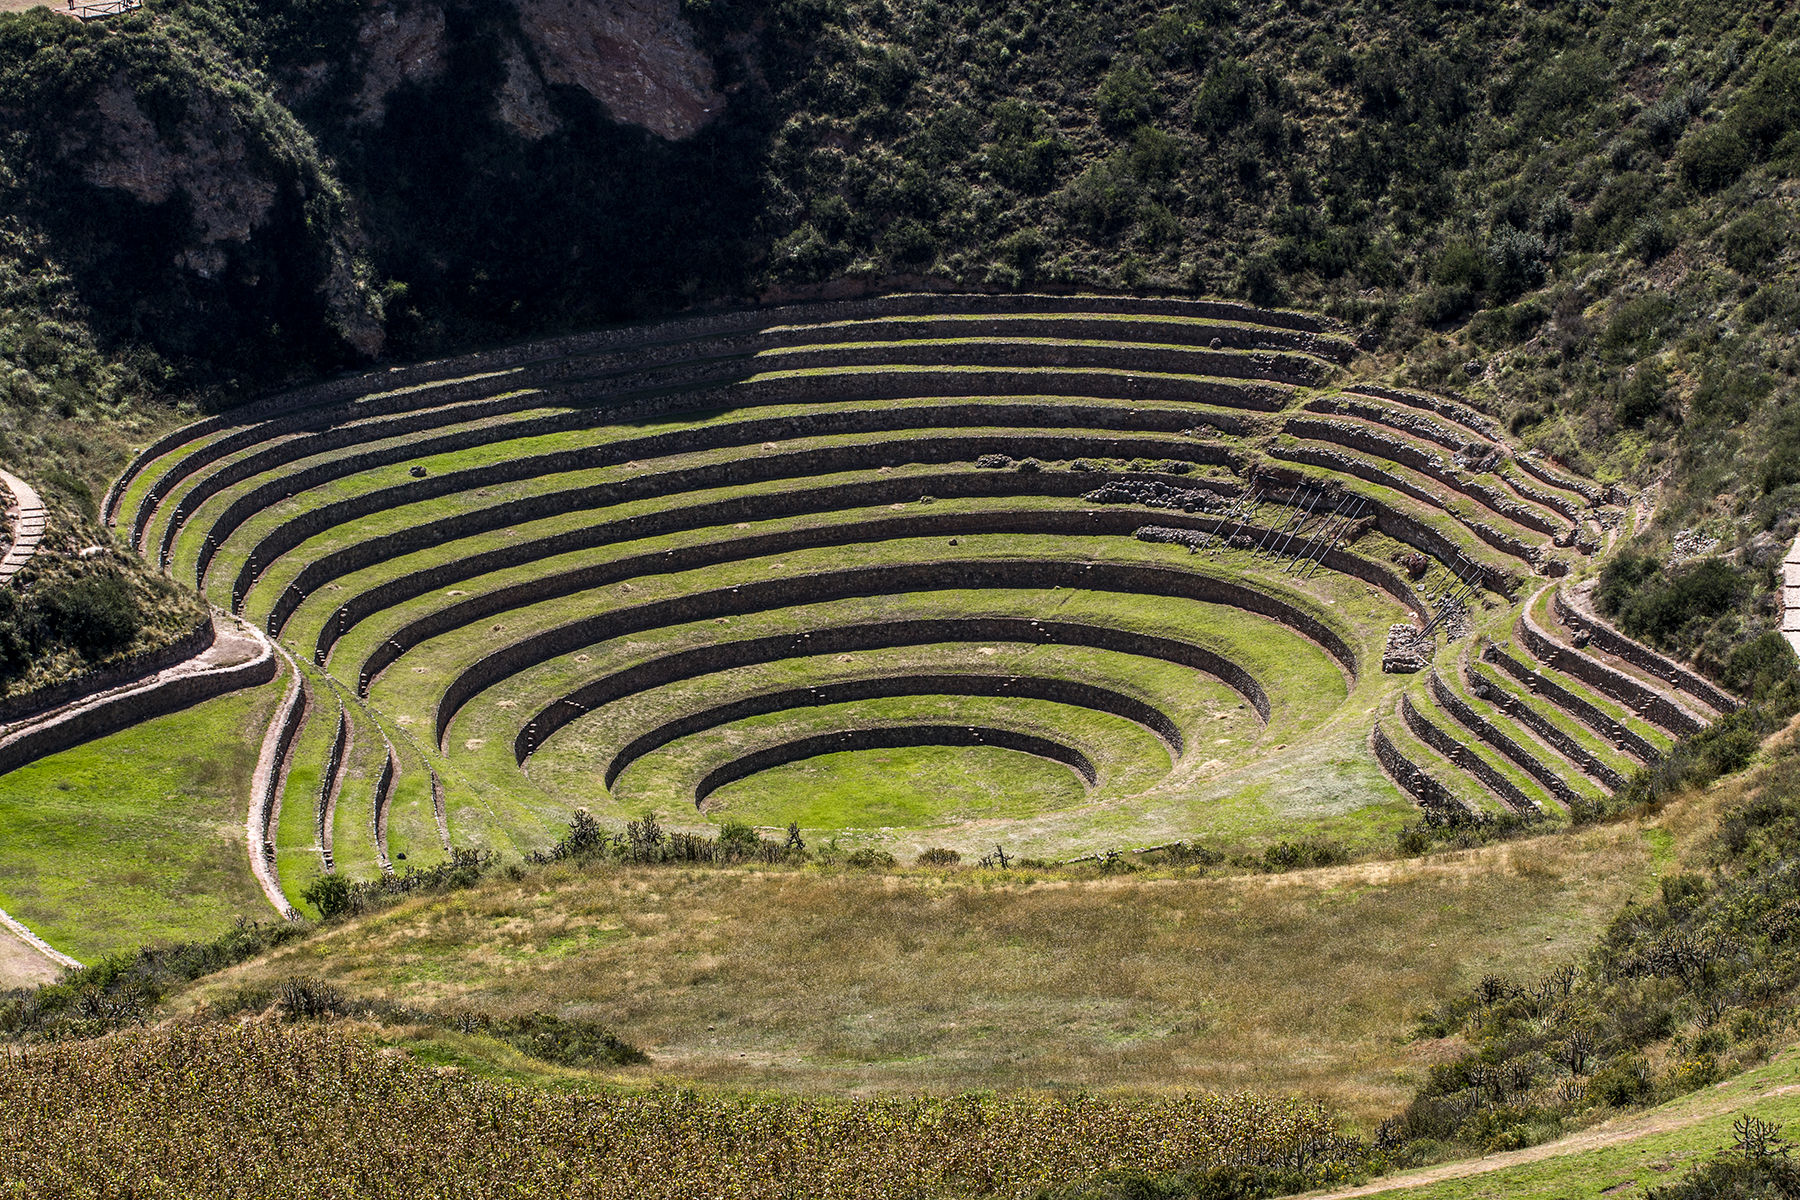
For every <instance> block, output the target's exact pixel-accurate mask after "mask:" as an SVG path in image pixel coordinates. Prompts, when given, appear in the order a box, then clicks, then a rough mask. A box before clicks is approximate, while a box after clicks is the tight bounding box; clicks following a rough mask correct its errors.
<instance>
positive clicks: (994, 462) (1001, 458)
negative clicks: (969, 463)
mask: <svg viewBox="0 0 1800 1200" xmlns="http://www.w3.org/2000/svg"><path fill="white" fill-rule="evenodd" d="M975 465H976V466H978V467H987V468H988V469H989V470H996V471H1003V470H1005V469H1006V468H1007V467H1010V466H1012V465H1013V460H1012V459H1011V458H1010V457H1008V456H1007V455H1004V454H984V455H982V456H981V457H980V458H978V459H976V460H975Z"/></svg>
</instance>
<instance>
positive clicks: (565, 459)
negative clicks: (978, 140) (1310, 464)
mask: <svg viewBox="0 0 1800 1200" xmlns="http://www.w3.org/2000/svg"><path fill="white" fill-rule="evenodd" d="M678 436H679V435H673V434H670V435H659V438H658V439H641V440H640V441H637V442H633V443H626V444H623V445H621V446H609V447H606V448H605V449H604V452H603V453H602V452H600V451H597V450H589V449H583V450H566V451H556V452H553V453H549V454H539V455H532V456H530V457H523V458H515V459H510V460H506V461H502V462H497V463H492V464H489V465H487V466H482V467H471V468H468V469H466V470H462V471H452V472H447V473H445V474H443V475H434V476H429V477H427V478H424V479H413V480H409V481H408V482H406V483H402V484H396V485H394V486H392V487H387V488H377V489H374V490H372V491H369V492H365V493H363V494H362V495H360V496H353V497H350V498H349V499H345V500H340V501H337V502H336V503H333V504H327V505H321V506H320V507H318V508H314V509H308V510H307V511H305V512H302V513H300V514H298V515H296V516H294V517H291V518H289V519H288V520H286V521H284V522H282V523H281V524H280V525H277V526H276V527H275V528H274V529H272V530H270V531H269V532H268V533H267V534H265V535H264V536H263V538H262V539H261V541H259V542H258V543H257V544H256V546H255V547H254V548H253V549H252V550H251V552H250V554H249V555H248V556H246V558H245V559H244V561H243V563H242V564H241V565H240V567H239V570H238V575H237V578H236V580H235V581H234V583H233V588H232V590H233V598H234V601H241V599H242V597H244V596H245V595H248V593H249V591H250V588H251V587H252V586H253V585H254V584H255V582H256V580H257V579H258V578H259V577H260V576H261V574H262V572H263V571H264V570H265V569H266V568H267V566H268V564H270V563H272V562H274V561H275V560H276V559H277V558H279V557H280V556H282V555H283V554H286V553H288V552H289V551H291V550H293V549H295V548H296V547H298V546H300V545H301V544H302V543H304V542H306V541H307V540H308V539H309V538H312V537H316V536H317V535H319V534H321V533H324V532H325V531H326V530H329V529H332V528H334V527H336V526H338V525H342V524H346V523H348V522H350V521H355V520H359V519H361V518H363V517H367V516H371V515H373V514H374V513H378V512H383V511H386V510H388V509H394V508H399V507H402V506H404V505H407V504H413V503H417V502H418V501H421V500H431V499H437V498H439V497H443V496H451V495H456V494H459V493H462V492H467V491H474V490H476V489H479V488H488V487H497V486H499V485H501V484H505V483H514V482H518V481H520V480H528V479H539V478H542V477H543V476H546V475H554V474H561V473H563V472H567V471H576V470H583V469H591V468H595V467H600V466H607V465H619V464H622V463H625V462H628V461H631V458H630V456H629V453H628V451H629V448H630V447H631V446H632V445H642V444H643V443H646V442H652V441H656V440H659V439H660V438H662V437H667V438H676V437H678ZM725 448H730V447H725ZM984 454H1018V455H1022V456H1030V457H1034V458H1042V459H1050V460H1057V459H1072V458H1081V457H1086V456H1095V457H1107V456H1111V457H1120V458H1131V457H1137V456H1144V457H1158V458H1178V459H1181V460H1183V461H1186V462H1193V463H1203V464H1214V465H1219V466H1225V467H1231V468H1235V467H1236V466H1237V462H1236V456H1235V453H1234V452H1233V451H1231V450H1230V449H1227V448H1225V447H1223V446H1218V445H1214V444H1211V443H1206V442H1195V441H1187V440H1183V441H1165V440H1162V439H1153V438H1148V437H1133V436H1129V435H1128V436H1123V437H1112V438H1109V437H1106V436H1105V435H1104V434H1097V435H1093V436H1086V435H1059V434H1019V433H988V434H966V435H965V434H947V435H942V436H922V437H921V436H915V437H910V438H904V439H896V440H893V441H882V442H861V443H854V444H851V445H840V446H822V447H816V448H813V449H807V450H793V451H787V452H781V451H767V452H753V453H752V454H751V455H749V456H745V457H741V458H734V459H729V460H725V461H718V462H712V463H706V464H703V465H700V466H695V467H690V468H687V469H684V470H677V471H669V472H663V473H656V474H646V475H640V476H636V477H634V478H622V479H618V480H614V481H611V482H607V483H600V484H592V485H589V486H587V487H581V488H572V489H570V490H568V491H563V492H554V493H540V494H539V495H538V496H537V497H533V498H532V501H533V502H528V501H523V500H521V501H513V502H508V503H503V504H499V505H493V506H490V507H488V508H484V509H480V510H478V513H481V514H486V517H485V519H487V520H490V521H496V520H497V521H500V522H501V523H499V524H495V525H492V526H491V528H501V529H504V528H506V527H507V524H508V523H511V522H517V521H520V520H529V519H534V518H535V517H542V516H554V515H557V514H559V513H564V512H573V511H579V510H583V509H592V508H603V507H606V506H608V505H613V504H623V503H627V502H629V501H633V500H648V499H657V498H662V497H668V496H679V495H682V494H685V493H688V492H694V491H700V490H703V489H707V488H722V487H738V486H741V485H744V484H752V483H767V482H771V481H773V480H777V479H799V478H806V477H811V476H817V475H828V474H834V473H837V472H842V471H857V470H877V469H879V468H881V467H884V466H885V467H892V466H901V465H903V464H908V463H922V464H932V465H937V464H944V463H955V462H973V461H974V460H975V459H977V458H979V457H980V456H982V455H984ZM276 486H278V485H276ZM503 514H505V517H503ZM525 514H530V515H529V516H527V515H525ZM469 515H470V517H471V518H474V517H475V516H476V514H469Z"/></svg>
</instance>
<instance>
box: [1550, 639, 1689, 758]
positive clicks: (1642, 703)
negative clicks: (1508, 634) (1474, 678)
mask: <svg viewBox="0 0 1800 1200" xmlns="http://www.w3.org/2000/svg"><path fill="white" fill-rule="evenodd" d="M1517 630H1518V634H1519V641H1520V642H1521V643H1523V645H1524V646H1525V649H1527V650H1529V651H1530V652H1531V654H1532V657H1534V658H1536V659H1537V660H1538V661H1539V662H1541V663H1543V664H1544V665H1545V666H1547V667H1549V668H1550V669H1552V670H1555V671H1561V672H1563V673H1564V674H1566V675H1573V676H1574V677H1575V678H1577V679H1579V680H1581V682H1583V683H1585V684H1587V685H1588V686H1589V687H1591V688H1594V689H1595V690H1596V691H1601V692H1604V693H1606V694H1607V695H1608V696H1611V697H1612V698H1613V699H1614V700H1617V701H1618V702H1619V703H1621V704H1623V705H1625V706H1626V707H1628V708H1630V709H1632V710H1633V711H1635V712H1636V713H1637V714H1638V715H1639V716H1640V717H1642V718H1644V720H1646V721H1648V722H1650V723H1651V724H1652V725H1656V726H1659V727H1661V728H1663V729H1666V730H1667V731H1669V732H1670V733H1673V734H1675V735H1677V736H1685V735H1687V734H1690V733H1698V732H1700V730H1702V729H1704V728H1705V727H1706V726H1705V724H1704V723H1703V722H1701V721H1699V720H1698V719H1696V718H1695V717H1694V716H1693V714H1691V713H1689V712H1687V711H1686V710H1684V709H1682V708H1680V707H1678V706H1677V705H1676V704H1674V703H1673V702H1672V701H1670V700H1669V699H1668V698H1667V697H1666V696H1663V695H1661V694H1660V693H1658V692H1654V691H1651V690H1650V689H1649V688H1647V687H1645V686H1644V685H1643V684H1641V683H1639V682H1638V681H1637V680H1635V679H1633V678H1632V677H1631V676H1629V675H1627V674H1625V673H1624V672H1623V671H1615V670H1613V669H1612V668H1611V667H1609V666H1607V665H1606V664H1605V663H1603V662H1601V661H1599V660H1598V659H1595V658H1590V657H1589V656H1588V655H1586V654H1583V653H1582V652H1581V651H1579V650H1577V649H1575V648H1574V647H1573V646H1565V645H1563V644H1562V643H1561V642H1558V641H1557V640H1556V639H1554V638H1552V637H1551V636H1550V635H1549V634H1547V633H1545V632H1544V631H1543V630H1542V629H1540V628H1538V626H1537V623H1536V622H1534V621H1533V620H1532V619H1531V614H1530V613H1529V612H1521V613H1520V614H1519V621H1518V625H1517Z"/></svg>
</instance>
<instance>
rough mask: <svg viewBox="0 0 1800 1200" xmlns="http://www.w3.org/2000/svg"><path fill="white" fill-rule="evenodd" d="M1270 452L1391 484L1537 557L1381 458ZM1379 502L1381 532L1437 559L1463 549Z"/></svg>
mask: <svg viewBox="0 0 1800 1200" xmlns="http://www.w3.org/2000/svg"><path fill="white" fill-rule="evenodd" d="M1268 452H1269V454H1270V455H1271V456H1273V457H1275V458H1279V459H1285V460H1287V461H1289V462H1298V463H1304V464H1306V465H1307V466H1310V467H1319V468H1322V469H1324V470H1327V471H1332V472H1334V473H1337V474H1341V475H1351V476H1354V477H1356V478H1358V479H1363V480H1366V481H1368V482H1369V483H1374V484H1379V485H1380V486H1382V487H1386V488H1391V489H1393V490H1394V491H1397V492H1399V493H1400V494H1402V495H1404V496H1408V497H1411V498H1412V499H1414V500H1417V501H1419V502H1420V503H1421V504H1426V505H1429V506H1430V507H1432V508H1436V509H1438V510H1439V511H1440V512H1445V515H1446V516H1448V517H1450V518H1451V519H1452V520H1454V521H1456V522H1457V523H1459V524H1461V525H1462V526H1464V527H1465V528H1466V529H1468V530H1469V531H1470V532H1471V533H1473V534H1474V535H1475V536H1476V537H1478V538H1480V539H1481V540H1482V541H1483V542H1485V543H1487V544H1488V545H1489V546H1492V547H1493V548H1494V549H1496V550H1498V551H1500V552H1501V553H1502V554H1506V555H1508V556H1510V557H1512V558H1517V559H1520V560H1521V561H1523V562H1525V563H1528V564H1533V565H1535V564H1536V562H1537V555H1538V550H1537V547H1535V546H1528V545H1526V544H1525V543H1524V542H1522V541H1520V540H1519V539H1518V538H1515V537H1512V536H1510V535H1508V534H1505V533H1502V532H1500V531H1499V530H1497V529H1495V528H1493V527H1492V526H1490V525H1487V524H1485V523H1483V522H1481V521H1476V520H1473V519H1471V518H1468V517H1462V516H1458V515H1457V514H1456V513H1453V512H1447V511H1445V510H1444V509H1443V507H1442V499H1441V498H1440V497H1438V496H1435V495H1433V494H1432V493H1431V492H1430V491H1429V490H1427V489H1426V488H1424V487H1421V486H1420V485H1419V484H1417V483H1415V482H1414V481H1412V480H1410V479H1407V478H1405V477H1403V476H1400V475H1396V474H1394V473H1393V472H1392V471H1388V470H1386V469H1384V468H1383V467H1381V466H1380V465H1379V464H1377V463H1372V462H1370V461H1369V460H1368V459H1365V458H1357V457H1355V456H1354V455H1350V454H1345V453H1343V452H1342V451H1338V450H1328V449H1326V448H1324V447H1322V446H1281V445H1275V446H1271V447H1269V451H1268ZM1379 507H1380V511H1381V523H1380V528H1381V532H1383V533H1385V534H1387V535H1388V536H1389V537H1391V538H1394V539H1395V540H1397V541H1403V542H1406V543H1407V544H1408V545H1410V546H1415V547H1417V548H1418V549H1420V550H1423V551H1425V553H1427V554H1429V555H1430V556H1431V557H1433V558H1435V559H1437V560H1438V561H1439V562H1444V563H1450V562H1454V561H1455V560H1456V556H1457V555H1458V554H1460V553H1461V551H1460V549H1459V548H1458V547H1457V545H1456V543H1455V542H1452V541H1451V540H1450V539H1449V538H1447V537H1445V536H1444V535H1443V534H1441V533H1438V532H1437V531H1436V530H1434V529H1431V528H1430V527H1429V526H1427V525H1425V524H1424V523H1423V522H1419V521H1416V520H1413V519H1412V518H1410V517H1402V516H1401V514H1400V513H1398V512H1397V511H1395V510H1394V509H1393V508H1391V507H1389V506H1387V505H1380V506H1379ZM1480 565H1481V566H1482V567H1483V569H1484V570H1485V571H1486V572H1487V579H1488V580H1489V581H1490V583H1489V586H1491V587H1493V588H1494V589H1495V590H1497V591H1502V592H1510V591H1511V590H1512V589H1513V588H1514V587H1516V586H1517V581H1516V578H1515V577H1513V576H1510V575H1508V574H1507V573H1505V572H1503V571H1500V570H1497V569H1496V568H1494V567H1491V566H1488V565H1487V564H1485V563H1484V564H1480Z"/></svg>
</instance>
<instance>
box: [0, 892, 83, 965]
mask: <svg viewBox="0 0 1800 1200" xmlns="http://www.w3.org/2000/svg"><path fill="white" fill-rule="evenodd" d="M0 925H4V926H5V927H6V929H7V930H8V932H10V933H11V934H12V935H13V936H14V937H16V938H18V939H19V940H20V941H22V942H24V943H25V944H26V945H27V946H30V947H31V948H32V949H33V950H36V951H37V952H38V953H39V954H42V955H43V956H44V957H45V958H47V959H49V960H50V961H51V962H53V963H55V964H56V965H57V966H59V967H67V968H69V969H70V970H75V971H79V970H81V968H82V966H83V964H82V962H81V960H80V959H75V958H70V957H69V956H68V955H67V954H64V953H63V952H62V951H61V950H58V949H57V948H56V947H55V946H52V945H51V944H50V943H49V942H46V941H45V940H44V939H43V938H41V937H39V936H38V935H37V934H35V933H33V932H31V930H29V929H27V928H25V926H24V925H23V924H22V923H20V921H19V920H18V919H17V918H15V917H13V916H11V915H10V914H9V913H7V911H6V910H5V909H3V908H0Z"/></svg>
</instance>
